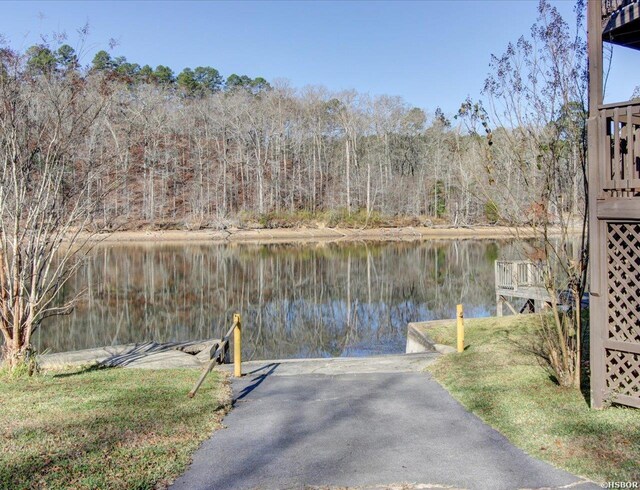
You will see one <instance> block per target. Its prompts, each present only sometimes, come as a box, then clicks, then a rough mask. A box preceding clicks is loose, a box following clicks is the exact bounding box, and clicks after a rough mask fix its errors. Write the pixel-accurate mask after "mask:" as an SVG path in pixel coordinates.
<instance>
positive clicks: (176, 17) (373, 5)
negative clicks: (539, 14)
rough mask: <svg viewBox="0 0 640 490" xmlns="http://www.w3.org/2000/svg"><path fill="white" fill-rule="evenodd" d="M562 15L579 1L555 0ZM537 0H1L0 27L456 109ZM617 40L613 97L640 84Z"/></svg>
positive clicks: (636, 66)
mask: <svg viewBox="0 0 640 490" xmlns="http://www.w3.org/2000/svg"><path fill="white" fill-rule="evenodd" d="M552 3H553V4H554V5H555V6H557V7H558V8H559V9H560V11H561V12H562V13H563V14H564V15H565V17H566V18H568V19H569V18H573V5H574V2H573V1H570V0H564V1H553V2H552ZM536 6H537V1H535V0H531V1H530V0H511V1H507V0H502V1H498V0H494V1H492V0H485V1H480V0H468V1H449V2H447V1H439V2H429V1H425V2H419V1H407V2H405V1H394V2H391V1H390V2H383V1H375V2H374V1H355V2H347V1H343V2H332V1H322V2H313V1H299V2H296V1H285V2H269V1H261V2H249V1H246V2H222V1H219V2H204V1H200V2H169V1H165V2H151V1H147V2H124V1H119V2H108V1H102V2H79V1H76V2H56V1H47V2H28V1H23V2H4V3H3V4H2V14H3V15H2V16H1V18H0V33H1V34H3V35H4V36H5V37H6V38H7V39H8V40H9V41H10V43H11V45H12V46H13V47H14V48H19V49H24V48H26V47H28V46H30V45H31V44H34V43H35V42H37V41H38V39H39V36H40V35H41V34H43V33H45V34H46V33H51V32H54V31H56V32H61V31H65V32H67V34H68V35H69V44H71V45H72V46H74V47H75V43H76V40H77V35H76V34H75V31H76V29H77V28H79V27H81V26H82V25H84V24H85V23H86V22H88V23H89V25H90V33H91V34H90V36H89V41H88V44H87V45H86V47H85V50H86V55H85V56H84V58H83V62H84V63H89V62H90V61H91V58H92V57H93V53H95V51H97V50H99V49H108V42H109V39H110V38H114V39H116V40H117V41H118V43H119V44H118V46H117V47H116V48H114V49H113V51H112V54H113V55H114V56H115V55H123V56H126V57H127V59H128V60H129V61H132V62H136V63H139V64H141V65H142V64H147V63H148V64H150V65H152V66H156V65H158V64H165V65H168V66H170V67H171V68H173V70H174V71H175V72H176V73H177V72H179V71H181V70H182V69H183V68H184V67H186V66H189V67H195V66H199V65H203V66H207V65H208V66H213V67H215V68H217V69H218V70H219V71H220V72H221V73H222V74H223V75H224V76H228V75H229V74H231V73H238V74H246V75H249V76H251V77H255V76H263V77H265V78H266V79H267V80H270V81H271V80H274V79H277V78H285V79H288V80H289V81H290V83H291V84H292V85H293V86H295V87H303V86H305V85H324V86H326V87H328V88H329V89H331V90H341V89H351V88H354V89H356V90H358V91H360V92H368V93H370V94H372V95H376V94H389V95H400V96H402V97H403V98H404V99H405V100H407V101H408V102H409V103H410V104H412V105H415V106H418V107H422V108H425V109H427V110H429V111H433V110H435V108H436V107H437V106H441V107H442V108H443V109H444V111H445V112H446V113H448V114H452V113H454V112H455V111H456V110H457V108H458V107H459V105H460V102H461V101H462V100H463V99H464V98H465V97H466V96H467V95H470V96H471V97H474V98H478V97H480V90H481V88H482V84H483V80H484V78H485V76H486V74H487V71H488V63H489V59H490V54H491V53H501V52H502V51H503V50H504V48H505V46H506V44H507V43H508V42H509V41H515V40H516V39H517V38H518V37H519V36H520V35H521V34H525V33H527V32H528V31H529V28H530V26H531V24H532V23H533V22H534V20H535V17H536ZM627 51H628V50H623V49H618V50H616V52H615V53H614V63H613V66H612V72H611V75H610V78H609V92H608V94H609V96H608V97H607V99H608V100H609V101H612V100H626V99H627V98H628V97H629V96H630V95H631V92H632V91H633V88H634V87H635V86H636V85H639V84H640V63H639V61H640V52H638V53H636V52H627Z"/></svg>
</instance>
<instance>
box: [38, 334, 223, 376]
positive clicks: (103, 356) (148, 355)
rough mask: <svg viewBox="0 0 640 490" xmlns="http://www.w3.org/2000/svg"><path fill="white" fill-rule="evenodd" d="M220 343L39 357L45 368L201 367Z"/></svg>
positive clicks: (130, 346) (140, 346) (119, 348)
mask: <svg viewBox="0 0 640 490" xmlns="http://www.w3.org/2000/svg"><path fill="white" fill-rule="evenodd" d="M218 343H219V340H206V341H197V342H172V343H163V344H158V343H156V342H145V343H141V344H126V345H115V346H109V347H98V348H94V349H83V350H77V351H71V352H59V353H55V354H45V355H42V356H40V357H39V359H38V361H39V363H40V366H41V367H43V368H44V369H57V368H63V367H79V366H90V365H101V366H105V367H128V368H142V369H171V368H201V367H202V366H203V365H204V364H205V363H206V362H208V360H209V358H210V355H209V353H210V352H211V351H212V348H213V347H215V346H216V345H218Z"/></svg>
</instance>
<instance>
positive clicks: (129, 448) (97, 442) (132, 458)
mask: <svg viewBox="0 0 640 490" xmlns="http://www.w3.org/2000/svg"><path fill="white" fill-rule="evenodd" d="M197 376H198V372H197V371H193V370H172V371H170V372H167V371H155V370H136V369H101V370H90V371H85V372H67V373H60V374H57V375H53V374H49V375H42V376H37V377H34V378H32V379H26V380H25V379H21V380H15V379H8V378H6V377H5V378H2V379H0V407H1V409H0V488H12V489H19V488H75V489H83V488H122V489H125V488H126V489H134V488H154V487H158V486H159V487H162V486H163V485H164V484H165V483H167V482H168V481H170V480H171V479H172V478H174V477H176V476H177V475H179V474H180V473H181V472H182V471H183V470H184V469H185V468H186V466H187V465H188V463H189V461H190V454H191V453H192V452H193V451H194V450H195V449H196V447H197V446H198V445H199V444H200V442H201V441H202V440H203V439H204V438H206V437H207V436H208V435H210V434H211V432H213V431H214V430H216V429H218V428H220V420H221V417H222V416H223V415H224V413H225V411H226V410H227V408H228V403H229V400H230V398H229V396H230V392H229V389H228V386H227V385H226V384H225V383H224V378H223V376H222V375H221V374H219V373H216V372H212V373H211V374H210V375H209V378H207V380H206V381H205V384H204V385H203V386H202V388H201V389H200V391H199V392H198V394H197V395H196V397H195V398H194V399H189V398H187V396H186V394H187V392H188V391H189V390H190V389H191V387H192V385H193V383H194V382H195V380H196V378H197Z"/></svg>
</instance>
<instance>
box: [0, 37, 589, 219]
mask: <svg viewBox="0 0 640 490" xmlns="http://www.w3.org/2000/svg"><path fill="white" fill-rule="evenodd" d="M0 59H1V60H2V68H1V69H2V73H3V75H2V76H10V77H15V78H17V79H18V80H19V82H20V83H19V84H17V85H16V86H18V87H20V88H19V90H24V91H25V93H26V92H29V93H30V94H31V95H30V96H32V97H37V98H41V99H42V101H43V106H47V104H48V106H49V107H50V108H51V110H55V109H56V105H55V101H50V100H48V98H49V99H50V98H51V97H52V91H51V90H50V87H51V86H52V85H56V86H60V85H63V86H64V85H68V86H69V87H74V86H75V87H78V86H79V85H82V87H83V97H85V98H87V99H91V98H95V99H96V100H102V99H103V98H104V97H108V102H107V104H106V106H105V107H104V110H102V112H101V113H100V116H99V117H98V118H97V119H96V121H95V124H94V125H93V127H92V129H91V131H90V132H88V133H87V135H86V137H85V138H84V139H83V141H82V143H81V144H79V146H77V147H76V148H75V152H74V153H75V154H74V156H73V157H74V158H73V161H74V164H73V165H71V166H70V167H69V171H68V172H67V182H66V185H67V186H69V187H83V188H88V189H89V191H90V192H89V193H90V194H91V195H93V196H101V197H100V202H99V203H97V206H92V207H91V212H92V213H93V216H92V223H93V225H94V226H96V227H98V228H102V227H107V228H111V227H114V226H119V227H132V226H140V225H142V226H145V225H151V226H168V227H170V226H178V227H182V226H188V227H195V228H197V227H226V226H232V225H234V224H238V223H239V222H241V221H246V220H247V218H253V219H256V220H259V219H260V217H264V216H269V215H288V214H295V215H297V216H308V217H313V216H316V215H317V214H319V213H331V212H333V213H340V214H341V215H346V216H348V215H349V214H351V213H356V212H359V213H361V214H365V213H366V217H367V218H369V217H371V216H379V215H384V216H409V217H415V218H417V219H418V220H419V221H420V222H421V223H426V224H428V223H429V222H431V221H433V220H434V218H437V219H442V220H443V221H446V222H451V223H455V224H460V225H466V224H475V223H485V222H498V221H501V222H504V223H517V222H527V221H528V220H529V219H530V216H528V211H530V210H531V211H532V212H533V211H535V209H536V196H539V195H540V192H539V191H538V189H537V188H536V186H537V185H538V181H539V180H540V179H543V178H544V175H543V174H544V172H543V171H541V169H540V168H539V165H537V164H536V159H537V158H538V154H539V153H540V149H539V148H538V147H537V146H536V145H537V141H538V139H539V138H536V137H535V135H534V134H533V133H536V132H540V131H544V130H545V129H544V128H535V127H527V128H526V130H524V131H523V130H522V128H516V129H513V128H512V129H505V128H502V129H501V130H494V131H493V132H492V133H488V134H484V133H482V132H480V133H478V132H474V131H467V129H469V128H468V127H465V125H461V126H460V125H458V126H455V127H454V126H452V124H451V121H449V120H447V118H446V117H445V115H444V114H443V113H442V111H440V110H439V109H438V110H436V111H435V113H434V114H429V113H427V112H425V111H424V110H422V109H419V108H415V107H411V106H410V105H409V104H407V102H405V101H404V100H403V99H402V98H400V97H393V96H387V95H383V96H375V97H372V96H369V95H367V94H362V93H358V92H356V91H353V90H351V91H342V92H331V91H329V90H327V89H325V88H323V87H305V88H303V89H296V88H293V87H291V86H289V85H288V84H287V83H284V82H278V83H272V84H269V83H268V82H267V81H266V80H264V79H263V78H256V79H251V78H249V77H246V76H237V75H231V76H230V77H228V78H227V79H226V80H224V79H223V78H222V77H221V76H220V74H219V73H218V72H217V70H215V69H214V68H210V67H198V68H196V69H194V70H191V69H185V70H183V71H182V72H181V73H180V74H179V75H178V76H177V77H175V76H174V75H173V72H172V71H171V70H170V69H169V68H168V67H165V66H159V67H157V68H156V69H155V70H152V69H151V68H150V67H148V65H145V66H144V67H140V66H139V65H137V64H135V63H128V62H127V61H126V59H125V58H123V57H116V58H112V57H111V56H110V55H109V54H108V53H107V52H105V51H101V52H99V53H98V54H97V55H96V56H95V58H94V60H93V62H92V64H91V66H89V67H85V68H83V67H81V66H80V64H79V62H78V60H77V56H76V55H75V53H74V51H73V49H72V48H70V47H69V46H68V45H66V44H64V45H62V46H60V47H58V48H57V49H53V48H50V47H48V46H34V47H31V48H29V49H28V50H27V51H26V52H25V53H24V54H20V53H16V52H14V51H11V50H9V49H7V48H5V49H4V50H3V51H2V54H1V55H0ZM6 95H7V97H10V95H9V94H6ZM14 95H15V94H14ZM3 103H5V104H7V103H11V100H10V98H8V99H7V98H5V100H4V101H3ZM80 108H81V107H80V105H79V106H78V110H80ZM467 109H469V107H468V108H467ZM461 115H463V116H464V118H465V120H467V121H468V120H470V119H469V118H468V117H467V116H469V112H468V111H467V112H465V105H464V104H463V106H462V110H461ZM476 122H477V121H476ZM1 137H3V136H1ZM514 141H517V144H518V145H520V146H519V148H518V152H517V155H518V159H519V161H518V162H514V161H513V158H514V154H516V152H514V151H513V150H514V148H513V145H514ZM489 144H490V145H491V147H489ZM489 150H490V151H489ZM562 151H565V150H564V149H563V150H562ZM563 158H564V160H565V167H566V173H563V175H561V176H560V175H559V176H558V179H560V180H561V182H562V185H563V186H565V187H566V189H567V192H566V193H565V194H564V195H563V201H562V204H561V205H562V206H564V207H565V211H566V210H569V211H574V212H575V213H576V214H577V211H578V209H579V208H580V207H581V206H583V196H582V194H581V192H580V191H581V189H582V184H581V179H582V177H581V172H580V171H579V165H580V162H579V161H578V159H577V158H575V155H573V154H572V152H571V151H570V145H567V148H566V151H565V155H564V156H563ZM522 168H525V169H526V171H525V172H522V171H521V170H522ZM78 169H88V170H87V171H84V170H83V171H82V172H79V171H78ZM539 184H540V185H544V182H542V180H540V182H539ZM496 186H499V187H501V188H508V189H509V193H504V192H495V190H494V189H495V188H496ZM112 187H115V190H113V191H112V192H107V190H109V189H110V188H112ZM514 199H515V200H517V201H518V203H517V204H518V205H517V207H514V204H513V202H512V200H514ZM514 209H518V210H519V211H518V212H517V213H514V212H512V211H513V210H514ZM523 209H524V210H525V212H522V211H521V210H523ZM325 217H326V214H325Z"/></svg>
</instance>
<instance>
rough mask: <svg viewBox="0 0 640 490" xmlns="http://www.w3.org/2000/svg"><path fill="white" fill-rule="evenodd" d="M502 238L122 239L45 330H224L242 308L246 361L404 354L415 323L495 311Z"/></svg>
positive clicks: (78, 334)
mask: <svg viewBox="0 0 640 490" xmlns="http://www.w3.org/2000/svg"><path fill="white" fill-rule="evenodd" d="M512 247H513V246H512V245H511V244H509V243H507V242H494V241H486V240H485V241H470V240H467V241H442V242H439V241H424V242H386V243H366V244H365V243H357V244H354V243H342V244H336V243H330V244H304V245H299V244H296V245H292V244H287V245H244V244H242V245H241V244H235V245H234V244H231V245H199V244H198V245H196V244H180V245H167V244H162V245H153V244H140V245H112V246H102V247H100V248H98V249H96V250H95V251H94V252H93V253H92V255H91V256H90V258H89V260H88V261H87V262H86V264H85V265H84V266H83V268H82V269H81V270H80V271H79V273H78V274H77V275H76V276H75V277H74V278H72V280H71V281H70V282H69V283H68V285H67V287H66V289H65V291H64V294H65V296H66V297H67V298H71V297H73V296H74V295H76V294H77V292H78V291H82V290H83V289H86V290H87V291H86V293H85V294H84V295H83V296H82V300H81V301H80V302H79V304H78V306H77V308H76V309H75V310H74V312H73V313H72V314H70V315H68V316H64V317H57V318H51V319H48V320H47V321H46V322H45V323H44V324H43V326H42V328H40V329H39V330H38V331H37V333H36V334H35V343H36V346H37V347H38V349H40V350H44V349H48V350H49V351H50V352H59V351H66V350H75V349H84V348H89V347H98V346H104V345H116V344H126V343H132V342H144V341H149V340H154V341H157V342H167V341H184V340H197V339H207V338H213V337H218V338H219V337H220V336H221V335H223V332H225V331H226V330H227V329H228V326H229V325H230V320H231V316H232V314H233V312H234V311H239V312H240V313H242V315H243V327H244V328H243V355H244V356H246V357H245V358H247V359H273V358H296V357H331V356H363V355H370V354H383V353H398V352H404V348H405V340H406V328H407V323H408V322H412V321H419V320H433V319H441V318H453V317H454V316H455V305H456V304H457V303H460V302H462V303H463V304H464V306H465V315H466V316H468V317H476V316H488V315H492V314H495V293H494V276H493V274H494V272H493V270H494V269H493V261H494V260H495V259H497V258H499V257H501V256H503V255H505V256H509V254H510V252H511V248H512Z"/></svg>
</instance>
